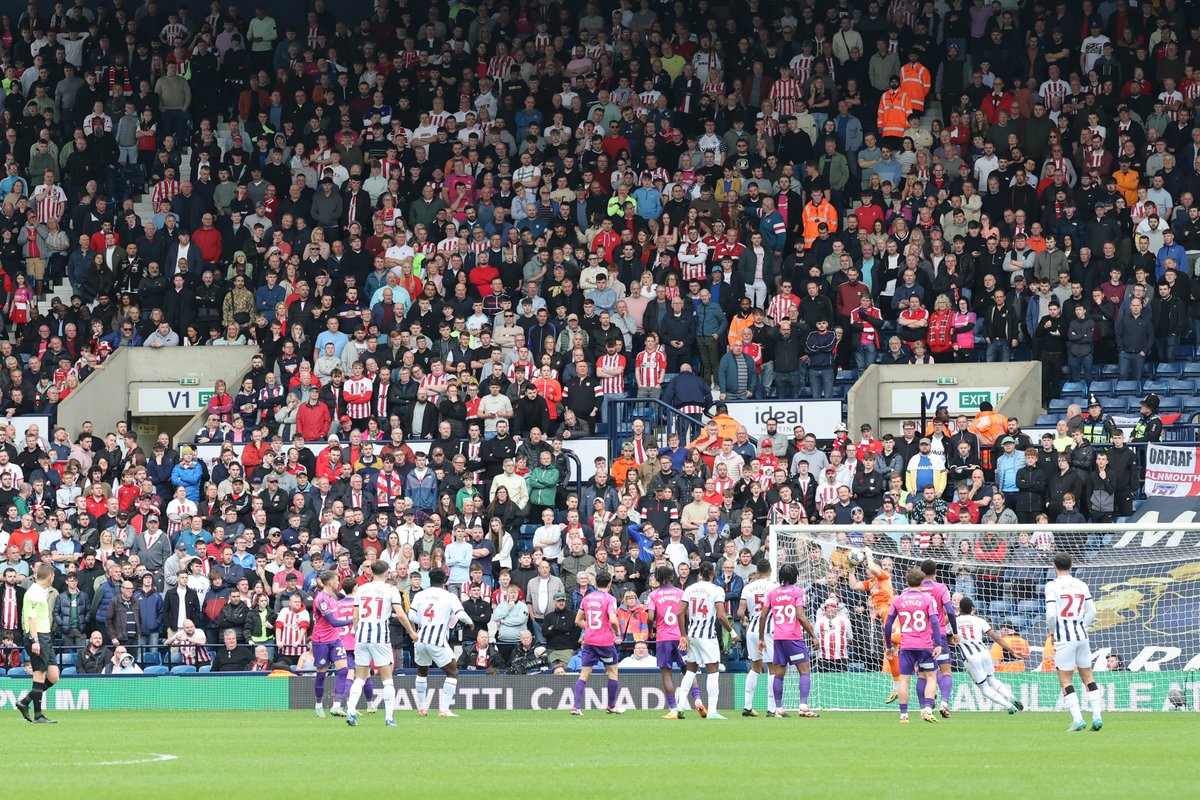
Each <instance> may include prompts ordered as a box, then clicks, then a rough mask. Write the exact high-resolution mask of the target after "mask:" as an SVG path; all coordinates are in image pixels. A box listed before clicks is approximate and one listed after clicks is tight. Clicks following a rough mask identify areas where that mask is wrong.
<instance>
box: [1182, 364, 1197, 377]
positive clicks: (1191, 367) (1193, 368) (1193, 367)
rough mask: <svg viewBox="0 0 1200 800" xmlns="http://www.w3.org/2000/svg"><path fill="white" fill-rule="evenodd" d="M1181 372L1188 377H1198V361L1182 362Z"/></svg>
mask: <svg viewBox="0 0 1200 800" xmlns="http://www.w3.org/2000/svg"><path fill="white" fill-rule="evenodd" d="M1183 374H1184V376H1186V377H1188V378H1200V362H1198V361H1190V362H1188V363H1187V364H1184V365H1183Z"/></svg>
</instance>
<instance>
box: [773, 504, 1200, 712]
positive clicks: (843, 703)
mask: <svg viewBox="0 0 1200 800" xmlns="http://www.w3.org/2000/svg"><path fill="white" fill-rule="evenodd" d="M1055 534H1057V537H1058V538H1057V540H1056V539H1055ZM1064 534H1067V535H1066V536H1064ZM1064 545H1065V546H1066V548H1067V551H1068V552H1070V553H1071V554H1072V560H1073V564H1074V574H1075V575H1076V576H1077V577H1079V578H1080V579H1081V580H1083V581H1084V582H1085V583H1087V584H1088V586H1089V587H1090V589H1091V592H1092V596H1093V599H1094V601H1095V604H1096V609H1097V618H1096V621H1095V623H1094V624H1093V625H1092V627H1091V631H1090V636H1089V639H1090V644H1091V649H1092V657H1093V667H1094V669H1095V670H1096V675H1097V679H1098V681H1099V682H1100V683H1101V685H1102V686H1103V687H1104V688H1105V691H1106V693H1107V697H1108V705H1109V707H1111V708H1113V709H1116V710H1155V711H1157V710H1172V709H1175V708H1186V709H1190V710H1200V623H1197V620H1198V619H1200V523H1160V522H1154V523H1143V524H1138V523H1126V524H1111V525H1102V524H1086V525H1078V526H1071V527H1070V528H1068V529H1062V528H1060V529H1056V526H1045V525H1040V526H1039V525H933V526H915V525H911V526H885V525H865V526H858V527H855V526H840V525H833V526H825V525H772V526H770V527H769V528H768V536H767V545H766V549H767V553H766V554H765V555H766V557H767V559H768V561H769V563H770V565H771V572H772V576H773V577H776V578H777V576H778V574H779V568H780V567H782V566H783V565H784V564H794V565H795V566H796V567H797V568H798V570H799V574H800V585H801V586H802V588H804V590H805V598H806V609H805V610H806V612H807V614H808V616H809V618H810V619H811V620H812V621H813V624H814V625H817V624H818V622H820V620H821V619H822V618H826V619H827V622H826V623H825V624H824V626H822V627H824V628H827V629H829V630H831V631H836V630H840V631H846V632H847V633H848V639H849V641H848V643H844V642H839V641H838V640H837V639H836V638H830V640H829V641H828V643H826V642H817V643H813V642H809V646H810V651H811V655H812V672H813V674H814V677H813V680H812V687H813V688H812V697H811V699H810V705H812V706H813V707H815V708H826V709H856V710H870V709H876V710H883V709H885V708H889V706H885V705H884V699H885V697H886V696H887V695H888V693H889V691H890V689H891V687H892V677H891V675H890V674H887V673H885V672H884V671H883V670H884V669H885V668H886V664H885V662H884V659H883V653H884V649H885V648H884V641H883V627H882V623H883V620H882V619H881V618H880V615H879V614H878V613H877V611H876V609H875V607H874V606H873V604H872V602H871V598H870V597H869V596H868V594H867V593H866V592H864V591H862V590H861V589H854V588H852V587H851V581H852V580H857V581H862V580H863V579H865V578H867V577H868V564H867V563H866V562H865V561H864V562H863V563H858V564H855V563H853V562H854V561H856V560H858V558H859V557H860V556H862V555H864V553H863V549H864V548H869V549H870V551H871V553H872V555H873V558H872V559H871V563H872V564H874V565H876V566H878V567H880V568H882V569H884V570H886V571H887V572H888V574H889V576H890V577H891V579H892V584H893V587H894V591H895V592H896V593H899V592H900V591H902V590H903V589H904V572H905V571H906V570H907V569H909V568H911V567H914V566H918V565H920V564H921V563H922V562H923V561H925V560H932V561H933V562H934V563H935V564H936V565H937V568H938V579H939V580H940V581H941V582H943V583H945V584H946V585H947V587H948V588H949V589H950V592H951V594H952V596H953V597H954V598H955V602H956V603H957V602H958V600H959V599H960V598H961V597H970V598H971V600H972V602H973V603H974V605H975V608H976V611H975V614H976V615H978V616H980V617H983V618H984V619H985V620H987V621H988V622H990V623H991V625H992V627H993V628H994V630H995V631H996V632H997V633H998V634H1000V635H1001V636H1002V637H1003V638H1004V639H1005V641H1006V643H1008V644H1009V645H1010V646H1011V647H1012V648H1013V649H1014V650H1016V652H1017V653H1018V654H1020V657H1014V656H1012V655H1008V654H1006V653H1005V651H1003V650H1002V649H1001V648H1000V647H998V646H996V647H994V648H993V654H994V656H995V660H996V676H997V678H999V679H1000V680H1001V681H1003V682H1005V683H1007V684H1009V685H1010V686H1011V687H1012V688H1013V690H1014V691H1015V692H1016V695H1017V697H1018V699H1021V698H1025V705H1026V706H1027V707H1028V708H1031V709H1034V710H1047V711H1052V710H1054V709H1055V708H1056V705H1057V702H1058V684H1057V676H1056V674H1055V672H1054V670H1053V666H1052V663H1053V642H1052V641H1050V640H1049V639H1048V637H1047V633H1048V631H1047V626H1046V622H1045V609H1044V585H1045V583H1046V581H1048V580H1050V579H1051V578H1053V576H1054V568H1053V565H1052V563H1051V560H1052V558H1053V556H1054V554H1055V553H1056V552H1058V551H1059V550H1060V549H1062V548H1063V547H1064ZM837 620H844V621H845V623H848V625H847V624H845V623H840V622H837ZM988 643H989V644H990V643H991V642H990V640H989V642H988ZM826 644H828V646H825V645H826ZM838 645H841V647H840V649H839V647H838ZM950 649H951V651H952V656H953V660H952V664H953V677H954V691H953V695H952V697H951V698H949V702H950V704H951V707H952V708H955V709H958V710H991V709H992V708H993V705H992V703H991V701H989V700H987V699H986V698H985V697H984V695H983V694H982V693H981V692H980V691H979V690H978V689H977V687H975V686H974V684H973V682H972V681H971V679H970V677H969V676H968V675H967V673H966V672H964V671H963V662H962V659H961V657H960V654H959V652H958V648H957V647H951V648H950ZM1110 656H1113V657H1115V659H1111V660H1110ZM795 683H796V682H795V681H794V680H791V679H790V678H789V680H788V681H787V683H786V687H785V703H784V705H785V707H793V706H794V704H795V703H796V702H797V700H796V697H795V695H796V692H797V688H796V685H795ZM759 694H760V695H761V694H762V692H761V691H760V692H759ZM789 698H790V699H789ZM764 702H765V699H764Z"/></svg>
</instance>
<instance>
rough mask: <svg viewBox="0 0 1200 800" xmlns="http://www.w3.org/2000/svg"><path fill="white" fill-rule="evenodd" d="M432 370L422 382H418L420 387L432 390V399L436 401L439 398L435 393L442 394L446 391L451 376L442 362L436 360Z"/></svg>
mask: <svg viewBox="0 0 1200 800" xmlns="http://www.w3.org/2000/svg"><path fill="white" fill-rule="evenodd" d="M429 369H430V372H429V374H428V375H426V376H425V377H424V378H421V382H420V383H419V384H417V386H418V388H421V389H424V390H425V391H427V392H430V393H431V395H430V399H431V400H433V401H435V402H436V400H437V399H438V398H437V397H434V396H433V395H435V394H436V395H441V394H443V393H445V391H446V384H447V383H449V382H450V376H449V375H447V374H446V373H445V372H444V371H443V367H442V362H441V361H434V362H433V363H432V364H431V365H430V367H429Z"/></svg>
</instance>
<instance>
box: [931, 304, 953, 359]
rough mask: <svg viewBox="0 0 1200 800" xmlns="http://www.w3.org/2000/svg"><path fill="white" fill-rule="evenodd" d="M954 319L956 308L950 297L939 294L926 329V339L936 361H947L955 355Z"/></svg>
mask: <svg viewBox="0 0 1200 800" xmlns="http://www.w3.org/2000/svg"><path fill="white" fill-rule="evenodd" d="M953 321H954V310H953V309H952V308H951V306H950V298H949V297H947V296H946V295H944V294H939V295H938V296H937V297H936V298H935V299H934V301H933V313H932V314H930V315H929V327H928V328H926V330H925V340H926V341H927V342H928V343H929V351H930V352H931V353H932V354H933V358H934V360H936V361H939V362H946V361H950V360H951V359H952V357H953V356H952V353H953V350H954V327H953Z"/></svg>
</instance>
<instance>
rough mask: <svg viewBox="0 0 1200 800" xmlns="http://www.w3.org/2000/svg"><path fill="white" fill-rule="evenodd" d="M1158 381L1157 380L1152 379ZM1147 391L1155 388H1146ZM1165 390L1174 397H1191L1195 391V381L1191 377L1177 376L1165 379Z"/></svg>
mask: <svg viewBox="0 0 1200 800" xmlns="http://www.w3.org/2000/svg"><path fill="white" fill-rule="evenodd" d="M1152 383H1158V381H1152ZM1147 391H1155V392H1157V391H1158V390H1157V389H1148V390H1147ZM1167 392H1168V393H1169V394H1172V395H1174V396H1176V397H1191V396H1192V395H1194V394H1195V393H1196V382H1195V381H1194V380H1192V379H1191V378H1177V379H1175V380H1172V381H1167Z"/></svg>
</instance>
